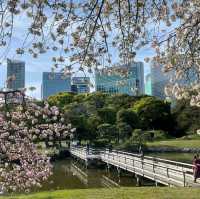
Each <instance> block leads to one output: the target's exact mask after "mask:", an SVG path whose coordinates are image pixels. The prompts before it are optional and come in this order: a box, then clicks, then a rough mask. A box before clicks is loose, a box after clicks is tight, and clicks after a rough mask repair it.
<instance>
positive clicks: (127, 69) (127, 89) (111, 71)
mask: <svg viewBox="0 0 200 199" xmlns="http://www.w3.org/2000/svg"><path fill="white" fill-rule="evenodd" d="M95 87H96V91H101V92H105V93H124V94H128V95H140V94H144V65H143V63H142V62H133V63H129V64H127V65H122V66H116V67H110V68H106V69H101V70H98V71H96V72H95Z"/></svg>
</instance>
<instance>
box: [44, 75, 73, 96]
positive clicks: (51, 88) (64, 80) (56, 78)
mask: <svg viewBox="0 0 200 199" xmlns="http://www.w3.org/2000/svg"><path fill="white" fill-rule="evenodd" d="M41 90H42V99H47V98H48V97H49V96H51V95H55V94H57V93H59V92H65V91H66V92H70V91H71V76H65V75H64V74H63V73H56V72H53V73H52V72H43V74H42V89H41Z"/></svg>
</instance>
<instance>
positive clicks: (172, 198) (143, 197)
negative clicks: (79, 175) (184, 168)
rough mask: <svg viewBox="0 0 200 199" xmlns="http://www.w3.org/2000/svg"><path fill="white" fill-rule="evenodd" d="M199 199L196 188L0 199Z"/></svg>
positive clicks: (71, 192) (199, 191) (70, 192)
mask: <svg viewBox="0 0 200 199" xmlns="http://www.w3.org/2000/svg"><path fill="white" fill-rule="evenodd" d="M179 198H180V199H199V198H200V189H198V188H168V187H159V188H158V187H135V188H119V189H82V190H81V189H79V190H63V191H54V192H41V193H36V194H29V195H19V196H7V197H0V199H179Z"/></svg>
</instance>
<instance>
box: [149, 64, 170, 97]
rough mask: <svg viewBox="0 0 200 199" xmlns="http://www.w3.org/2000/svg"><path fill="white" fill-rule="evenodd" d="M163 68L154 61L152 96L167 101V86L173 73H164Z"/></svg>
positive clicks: (152, 65)
mask: <svg viewBox="0 0 200 199" xmlns="http://www.w3.org/2000/svg"><path fill="white" fill-rule="evenodd" d="M162 68H163V66H162V65H161V64H158V63H156V62H154V61H152V62H151V88H152V95H153V96H155V97H158V98H160V99H165V98H166V95H165V92H164V90H165V86H166V85H167V84H168V83H169V80H170V75H171V73H168V74H166V73H164V72H163V71H162Z"/></svg>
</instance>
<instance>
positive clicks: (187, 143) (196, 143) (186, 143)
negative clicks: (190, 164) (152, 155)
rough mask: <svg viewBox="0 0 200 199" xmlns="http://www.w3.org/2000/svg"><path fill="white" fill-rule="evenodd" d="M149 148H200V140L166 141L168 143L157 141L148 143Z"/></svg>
mask: <svg viewBox="0 0 200 199" xmlns="http://www.w3.org/2000/svg"><path fill="white" fill-rule="evenodd" d="M147 146H151V147H152V146H153V147H164V146H168V147H178V148H183V147H188V148H200V140H197V139H191V140H184V139H175V140H174V139H173V140H166V141H155V142H148V143H147Z"/></svg>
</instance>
